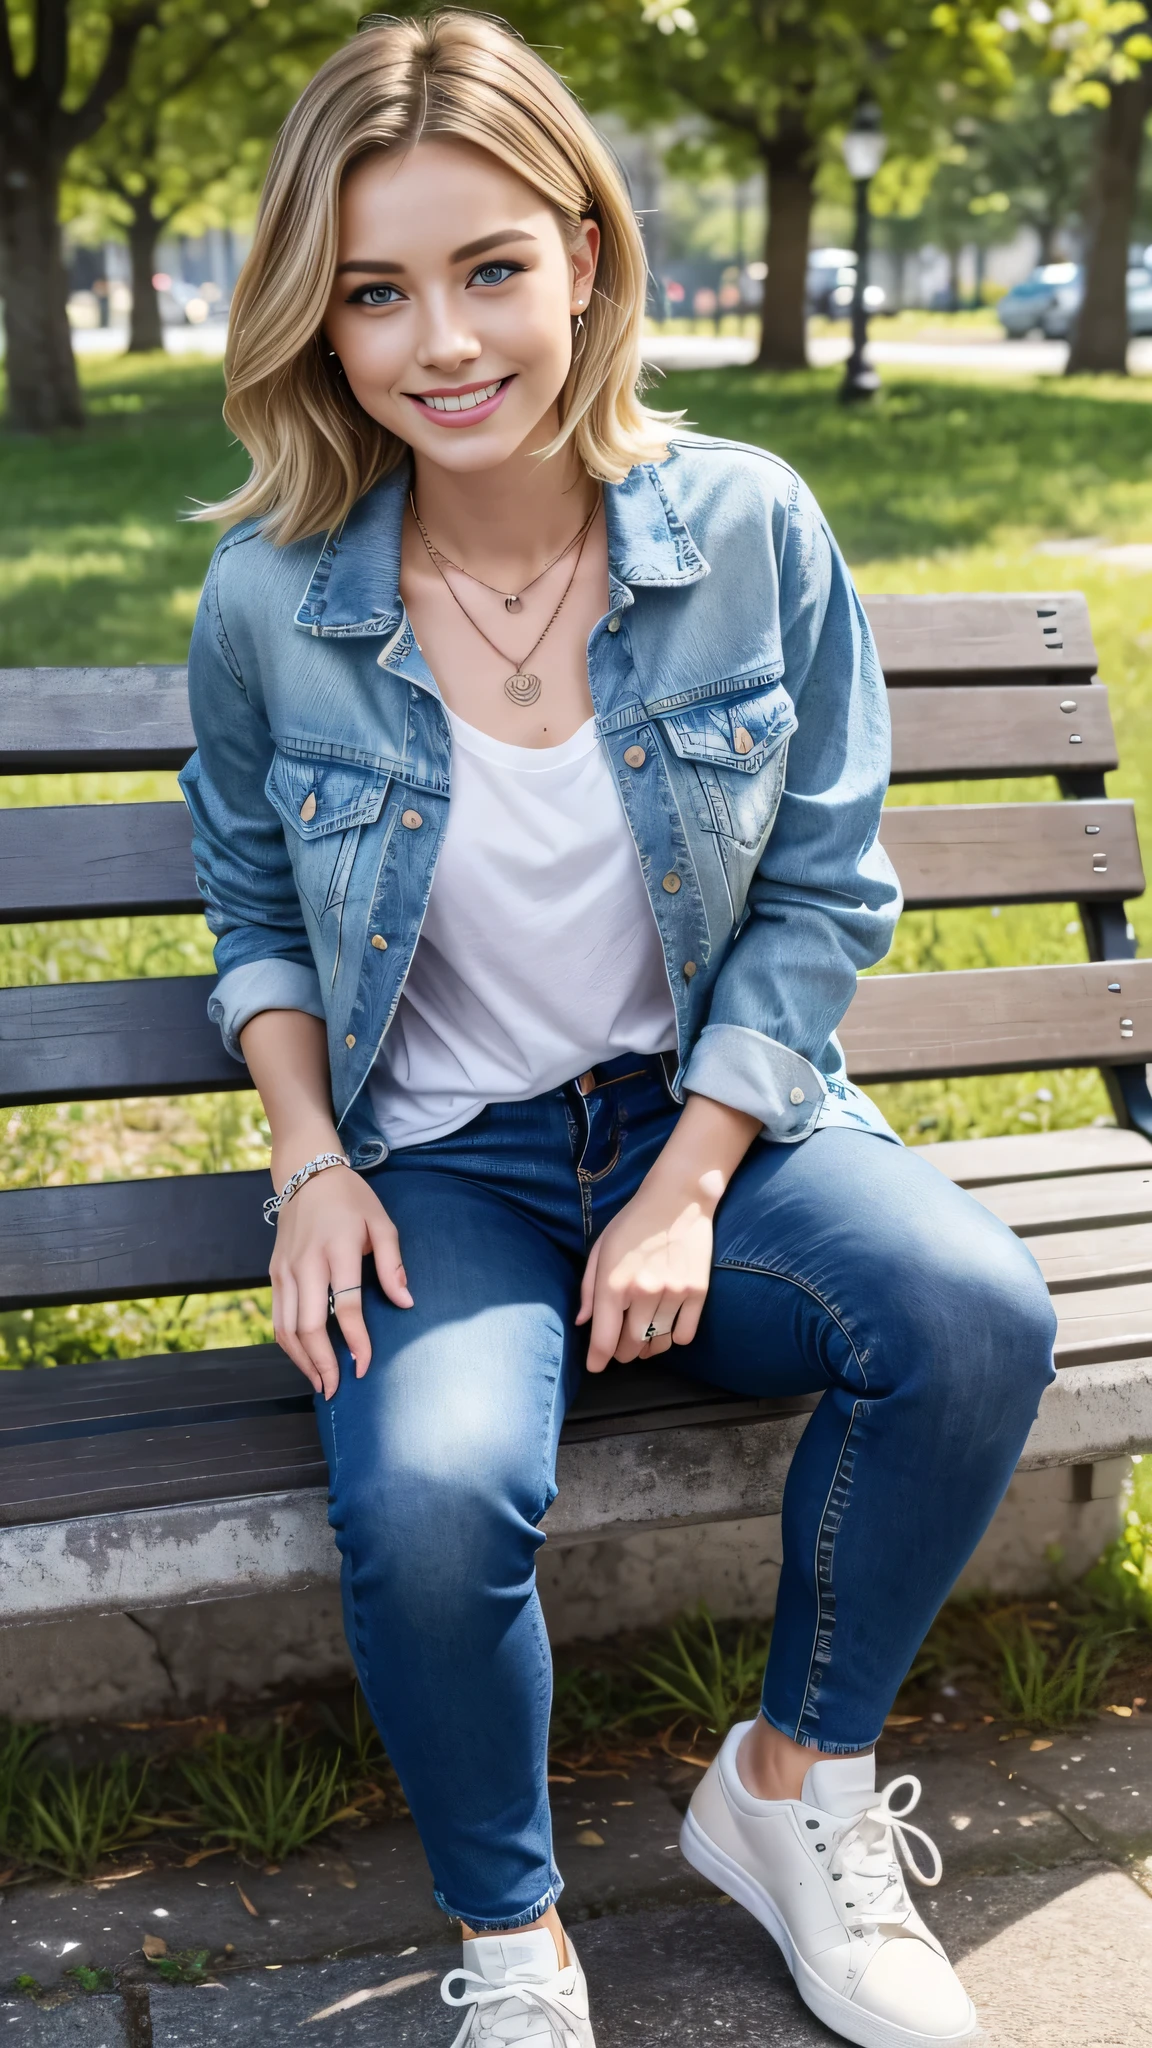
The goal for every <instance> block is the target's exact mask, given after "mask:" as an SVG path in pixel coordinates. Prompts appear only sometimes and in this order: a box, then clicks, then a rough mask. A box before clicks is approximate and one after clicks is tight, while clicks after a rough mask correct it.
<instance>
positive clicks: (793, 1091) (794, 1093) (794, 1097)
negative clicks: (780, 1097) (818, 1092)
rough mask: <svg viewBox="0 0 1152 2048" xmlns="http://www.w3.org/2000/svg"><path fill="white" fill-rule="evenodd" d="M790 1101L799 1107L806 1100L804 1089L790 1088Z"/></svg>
mask: <svg viewBox="0 0 1152 2048" xmlns="http://www.w3.org/2000/svg"><path fill="white" fill-rule="evenodd" d="M788 1100H789V1102H793V1103H795V1104H796V1105H797V1107H799V1105H800V1103H802V1102H803V1100H804V1090H803V1089H802V1088H790V1089H789V1090H788Z"/></svg>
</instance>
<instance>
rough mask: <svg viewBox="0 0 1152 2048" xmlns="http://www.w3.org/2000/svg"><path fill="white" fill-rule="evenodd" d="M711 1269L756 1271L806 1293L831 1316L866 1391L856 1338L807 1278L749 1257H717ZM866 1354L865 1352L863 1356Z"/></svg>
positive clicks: (718, 1270) (865, 1378)
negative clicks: (764, 1264)
mask: <svg viewBox="0 0 1152 2048" xmlns="http://www.w3.org/2000/svg"><path fill="white" fill-rule="evenodd" d="M712 1270H713V1272H714V1273H756V1274H758V1275H759V1276H760V1278H761V1279H764V1280H783V1282H784V1284H785V1286H786V1287H798V1288H799V1289H800V1292H801V1294H806V1295H807V1296H808V1298H809V1300H810V1301H814V1302H815V1303H816V1306H817V1307H818V1308H822V1309H823V1311H824V1313H825V1315H827V1316H831V1318H832V1321H833V1322H834V1323H835V1325H836V1328H837V1329H838V1330H839V1332H840V1334H841V1336H842V1337H843V1339H844V1342H845V1343H846V1344H847V1345H848V1347H849V1349H850V1350H851V1353H852V1356H853V1358H854V1359H855V1360H856V1363H857V1365H858V1367H859V1368H860V1377H861V1379H862V1380H863V1382H864V1392H865V1394H867V1393H868V1391H869V1389H868V1373H867V1369H866V1367H865V1364H864V1359H863V1358H862V1357H861V1355H860V1350H859V1347H858V1345H857V1343H856V1339H855V1338H854V1337H853V1335H852V1332H851V1330H850V1329H849V1328H848V1326H847V1324H846V1323H845V1321H844V1319H843V1317H842V1315H841V1314H840V1311H839V1310H838V1309H835V1308H833V1306H832V1303H831V1302H830V1301H826V1300H825V1299H824V1296H823V1295H822V1294H821V1293H819V1292H818V1290H817V1289H816V1288H815V1287H810V1286H809V1284H808V1282H807V1280H798V1279H797V1278H796V1275H795V1274H794V1273H782V1272H780V1271H779V1269H778V1268H777V1267H775V1266H758V1265H756V1264H755V1263H754V1261H753V1260H751V1259H717V1260H716V1263H715V1265H714V1266H713V1268H712ZM867 1355H868V1354H867V1353H866V1354H865V1356H867Z"/></svg>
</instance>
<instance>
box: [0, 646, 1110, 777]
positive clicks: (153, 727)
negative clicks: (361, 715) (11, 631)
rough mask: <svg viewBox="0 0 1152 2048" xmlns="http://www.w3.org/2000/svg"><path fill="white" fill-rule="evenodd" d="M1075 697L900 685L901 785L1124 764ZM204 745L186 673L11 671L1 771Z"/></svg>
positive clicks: (1084, 697) (174, 755)
mask: <svg viewBox="0 0 1152 2048" xmlns="http://www.w3.org/2000/svg"><path fill="white" fill-rule="evenodd" d="M1068 701H1069V697H1068V685H1067V684H1065V685H1064V686H1063V687H1059V686H1052V685H1048V686H1045V685H1044V684H1014V683H1008V684H1003V685H1000V686H999V687H997V686H996V685H994V684H989V683H985V684H982V685H977V686H976V687H974V688H967V687H965V686H964V685H963V684H957V685H955V686H954V687H953V688H950V689H948V690H946V691H944V692H941V691H940V689H939V688H935V687H929V688H918V687H917V686H915V685H911V686H909V687H908V688H896V689H894V690H893V691H892V695H891V702H890V707H889V708H890V710H891V714H892V754H893V760H892V769H893V779H894V780H895V781H910V780H911V781H915V780H920V779H925V780H931V779H932V778H933V777H942V778H947V777H950V776H958V775H966V776H972V777H977V778H978V777H981V776H988V775H1037V774H1046V773H1049V772H1053V773H1059V772H1060V771H1061V770H1063V769H1064V768H1065V766H1066V765H1068V764H1069V763H1070V762H1073V761H1074V763H1075V766H1076V767H1077V768H1079V769H1081V770H1083V769H1108V768H1115V766H1116V740H1115V736H1114V734H1113V731H1112V719H1111V714H1110V712H1109V708H1108V692H1107V690H1106V689H1105V688H1104V686H1103V684H1099V683H1098V684H1094V685H1090V686H1086V687H1084V688H1082V689H1080V690H1078V691H1077V693H1076V697H1075V700H1074V701H1075V704H1076V716H1075V717H1072V716H1071V715H1070V714H1068V713H1066V712H1063V711H1062V710H1061V708H1060V707H1061V704H1063V703H1067V702H1068ZM1074 732H1077V733H1079V735H1080V737H1079V740H1078V741H1073V740H1072V739H1071V735H1072V733H1074ZM193 745H194V740H193V734H192V721H191V719H190V718H189V715H188V700H187V684H186V679H185V671H184V669H182V668H175V667H172V668H119V669H115V668H103V669H101V668H86V669H67V668H60V669H0V774H4V775H17V774H42V775H43V774H53V773H57V772H61V771H64V770H67V769H71V768H84V769H99V768H114V769H128V768H181V767H183V765H184V762H185V761H186V760H187V758H188V756H189V754H190V753H191V751H192V748H193ZM1070 749H1071V750H1072V751H1070Z"/></svg>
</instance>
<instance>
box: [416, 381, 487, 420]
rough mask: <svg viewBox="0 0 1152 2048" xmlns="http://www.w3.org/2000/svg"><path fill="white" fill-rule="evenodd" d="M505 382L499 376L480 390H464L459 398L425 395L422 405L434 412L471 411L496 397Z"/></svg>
mask: <svg viewBox="0 0 1152 2048" xmlns="http://www.w3.org/2000/svg"><path fill="white" fill-rule="evenodd" d="M503 382H504V379H503V378H502V377H498V378H497V379H496V382H495V383H494V384H485V385H483V386H482V388H481V389H480V390H479V391H465V392H462V393H461V395H460V396H459V397H458V398H429V397H424V398H422V399H421V401H420V402H421V404H422V405H427V406H430V407H431V409H432V411H433V412H471V411H472V410H473V409H474V408H475V407H476V406H478V405H483V404H484V403H485V401H486V400H487V399H489V398H495V396H496V393H497V392H498V391H499V389H500V386H501V384H502V383H503Z"/></svg>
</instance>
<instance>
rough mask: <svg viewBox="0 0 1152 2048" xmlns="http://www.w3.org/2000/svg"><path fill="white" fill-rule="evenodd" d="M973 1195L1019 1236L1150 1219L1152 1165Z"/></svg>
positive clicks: (1011, 1185) (984, 1190)
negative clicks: (1143, 1168) (1082, 1225)
mask: <svg viewBox="0 0 1152 2048" xmlns="http://www.w3.org/2000/svg"><path fill="white" fill-rule="evenodd" d="M972 1193H973V1195H974V1196H975V1199H976V1200H977V1201H978V1202H983V1204H984V1206H985V1208H986V1209H991V1210H992V1212H993V1214H994V1215H996V1216H999V1218H1000V1220H1001V1222H1003V1223H1007V1225H1008V1227H1009V1229H1011V1230H1014V1231H1015V1232H1016V1234H1017V1236H1018V1237H1032V1236H1040V1235H1046V1234H1047V1233H1048V1232H1049V1231H1060V1230H1070V1229H1072V1228H1074V1227H1075V1226H1076V1225H1077V1224H1089V1223H1091V1224H1096V1225H1098V1226H1103V1225H1105V1224H1133V1223H1152V1168H1145V1170H1144V1171H1143V1172H1140V1171H1137V1172H1135V1173H1085V1174H1081V1175H1080V1176H1079V1178H1077V1179H1073V1180H1040V1181H1012V1182H1010V1183H1009V1185H1008V1186H1007V1187H984V1188H973V1190H972Z"/></svg>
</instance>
